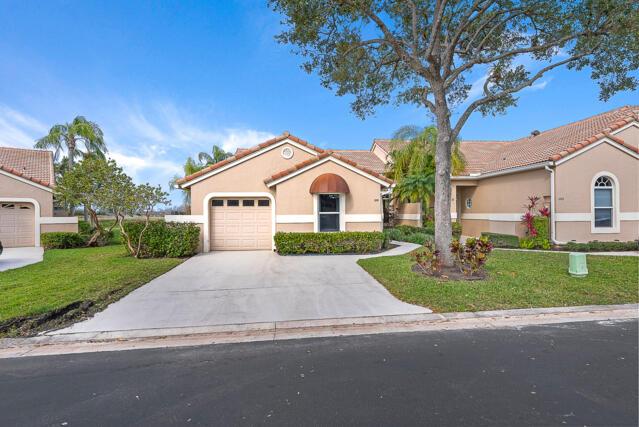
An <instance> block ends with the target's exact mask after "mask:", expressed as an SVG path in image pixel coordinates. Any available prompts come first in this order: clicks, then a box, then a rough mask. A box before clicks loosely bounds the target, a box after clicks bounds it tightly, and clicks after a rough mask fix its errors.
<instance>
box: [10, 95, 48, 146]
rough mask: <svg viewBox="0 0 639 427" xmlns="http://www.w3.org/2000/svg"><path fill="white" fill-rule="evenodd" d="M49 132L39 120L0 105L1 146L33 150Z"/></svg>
mask: <svg viewBox="0 0 639 427" xmlns="http://www.w3.org/2000/svg"><path fill="white" fill-rule="evenodd" d="M47 130H48V129H47V127H46V126H45V125H44V124H42V123H41V122H40V121H38V120H37V119H35V118H33V117H31V116H28V115H26V114H23V113H21V112H19V111H16V110H14V109H12V108H9V107H8V106H6V105H2V104H0V145H8V146H13V147H23V148H31V147H33V144H34V143H35V140H36V139H37V138H40V137H42V136H44V135H45V134H46V133H47Z"/></svg>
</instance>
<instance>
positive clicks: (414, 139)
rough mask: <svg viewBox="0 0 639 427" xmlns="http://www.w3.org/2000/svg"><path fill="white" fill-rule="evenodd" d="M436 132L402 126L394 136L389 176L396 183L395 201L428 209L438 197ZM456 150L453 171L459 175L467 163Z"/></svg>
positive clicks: (430, 129) (394, 190)
mask: <svg viewBox="0 0 639 427" xmlns="http://www.w3.org/2000/svg"><path fill="white" fill-rule="evenodd" d="M436 142H437V128H436V127H435V126H429V127H426V128H420V127H417V126H403V127H401V128H400V129H398V130H397V131H396V132H395V134H394V135H393V140H392V142H391V152H390V162H389V165H388V170H387V172H386V175H388V177H389V178H392V179H393V180H395V182H396V185H395V187H394V189H393V197H394V198H395V199H397V200H399V201H400V202H411V203H416V202H420V203H422V205H423V206H424V207H425V208H428V207H429V206H430V201H431V199H432V198H433V196H434V194H435V144H436ZM459 145H460V144H459V141H456V142H455V144H454V146H453V153H452V171H453V174H458V173H460V172H462V171H463V170H464V167H465V166H466V162H465V160H464V156H463V154H462V153H461V150H460V147H459Z"/></svg>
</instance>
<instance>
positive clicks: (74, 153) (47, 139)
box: [35, 116, 107, 169]
mask: <svg viewBox="0 0 639 427" xmlns="http://www.w3.org/2000/svg"><path fill="white" fill-rule="evenodd" d="M79 144H82V145H83V146H84V151H82V150H81V149H80V147H79V146H78V145H79ZM35 148H41V149H53V150H54V159H55V160H56V162H57V161H58V160H59V158H60V156H61V155H62V153H63V152H64V151H66V162H67V167H68V169H71V168H72V167H73V165H74V164H75V161H76V160H77V159H78V158H81V157H84V156H86V155H89V154H90V155H94V156H97V157H100V158H104V157H105V153H106V152H107V148H106V144H105V143H104V135H103V133H102V129H100V126H98V125H97V124H96V123H94V122H91V121H89V120H87V119H86V118H84V117H83V116H77V117H76V118H74V119H73V121H72V122H71V123H64V124H57V125H54V126H53V127H52V128H51V130H49V133H48V134H47V135H46V136H44V137H42V138H40V139H38V140H37V141H36V143H35Z"/></svg>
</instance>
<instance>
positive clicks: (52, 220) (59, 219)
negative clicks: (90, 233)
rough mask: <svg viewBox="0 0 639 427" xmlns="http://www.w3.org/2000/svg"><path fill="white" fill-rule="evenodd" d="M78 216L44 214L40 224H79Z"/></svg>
mask: <svg viewBox="0 0 639 427" xmlns="http://www.w3.org/2000/svg"><path fill="white" fill-rule="evenodd" d="M77 223H78V217H77V216H43V217H41V218H40V224H77Z"/></svg>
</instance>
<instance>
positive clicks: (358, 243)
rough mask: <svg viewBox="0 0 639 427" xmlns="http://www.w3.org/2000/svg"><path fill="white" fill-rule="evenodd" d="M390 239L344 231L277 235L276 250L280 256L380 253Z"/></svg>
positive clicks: (371, 233) (383, 236) (374, 233)
mask: <svg viewBox="0 0 639 427" xmlns="http://www.w3.org/2000/svg"><path fill="white" fill-rule="evenodd" d="M387 242H388V239H387V238H386V235H385V234H384V233H381V232H378V231H342V232H338V233H284V232H278V233H275V248H276V250H277V252H278V253H279V254H280V255H291V254H344V253H358V254H363V253H369V252H378V251H380V250H382V249H383V248H385V247H386V246H387Z"/></svg>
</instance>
